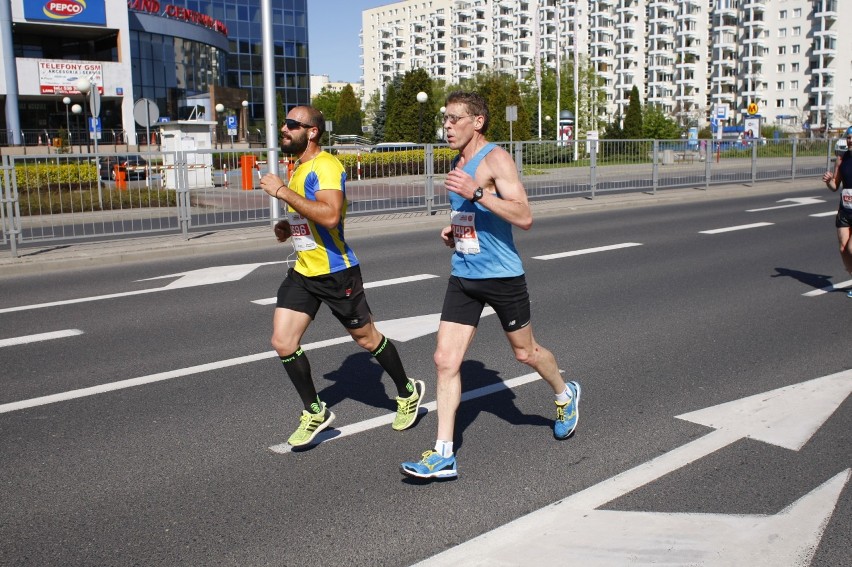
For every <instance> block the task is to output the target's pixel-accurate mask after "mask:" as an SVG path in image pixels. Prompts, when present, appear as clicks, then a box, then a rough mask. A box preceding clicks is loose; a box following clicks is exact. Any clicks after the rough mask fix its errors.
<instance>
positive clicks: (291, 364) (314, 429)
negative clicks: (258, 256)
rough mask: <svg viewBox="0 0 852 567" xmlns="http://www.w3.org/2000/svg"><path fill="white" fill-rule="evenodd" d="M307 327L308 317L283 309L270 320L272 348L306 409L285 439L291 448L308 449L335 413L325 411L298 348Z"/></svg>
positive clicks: (279, 309) (277, 309)
mask: <svg viewBox="0 0 852 567" xmlns="http://www.w3.org/2000/svg"><path fill="white" fill-rule="evenodd" d="M310 323H311V316H310V315H308V314H307V313H301V312H299V311H293V310H291V309H284V308H282V307H278V308H276V309H275V314H274V315H273V317H272V347H273V348H274V349H275V352H277V353H278V356H279V357H280V358H281V364H282V365H283V366H284V370H286V371H287V375H288V376H289V377H290V381H291V382H293V386H294V387H295V388H296V392H298V394H299V397H300V398H301V400H302V404H303V405H304V406H305V409H304V411H302V415H301V417H300V418H299V427H298V428H296V431H294V432H293V434H292V435H290V437H289V438H288V439H287V442H288V443H289V444H290V445H292V446H294V447H299V446H302V445H307V444H308V443H310V442H311V441H313V439H314V437H316V435H317V433H319V432H320V431H322V430H323V429H325V428H326V427H328V426H329V425H330V424H331V422H332V421H334V413H333V412H332V411H331V410H328V409H326V406H325V403H323V402H321V401H320V399H319V396H317V391H316V387H315V386H314V380H313V378H312V377H311V365H310V363H309V362H308V357H307V355H306V354H305V353H304V351H303V350H302V348H301V346H300V344H301V340H302V336H303V335H304V334H305V330H306V329H307V328H308V325H310Z"/></svg>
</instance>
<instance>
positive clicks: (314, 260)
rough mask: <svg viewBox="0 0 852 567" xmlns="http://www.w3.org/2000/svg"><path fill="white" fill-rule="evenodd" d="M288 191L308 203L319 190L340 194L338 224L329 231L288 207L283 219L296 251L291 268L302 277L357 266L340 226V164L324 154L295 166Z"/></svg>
mask: <svg viewBox="0 0 852 567" xmlns="http://www.w3.org/2000/svg"><path fill="white" fill-rule="evenodd" d="M289 187H290V189H292V190H293V191H295V192H296V193H298V194H299V195H301V196H302V197H304V198H306V199H309V200H311V201H316V195H317V192H319V191H343V210H342V211H341V212H340V221H339V222H338V223H337V226H335V227H334V228H332V229H328V228H325V227H323V226H320V225H318V224H316V223H314V222H313V221H312V220H310V219H308V218H306V217H303V216H301V215H299V214H298V213H297V212H296V211H295V210H293V209H292V207H288V211H287V213H288V214H287V216H288V218H289V220H290V229H291V231H292V233H293V244H294V245H295V247H296V251H297V252H298V260H297V261H296V266H295V267H294V269H295V270H296V271H297V272H299V273H300V274H302V275H303V276H306V277H314V276H323V275H326V274H331V273H334V272H339V271H341V270H345V269H347V268H351V267H352V266H357V265H358V258H356V257H355V253H354V252H353V251H352V249H351V248H349V245H348V244H346V241H345V240H344V236H343V223H344V220H345V219H346V209H347V206H348V203H347V201H346V171H345V170H344V169H343V165H342V164H341V163H340V161H339V160H338V159H337V158H336V157H334V156H333V155H331V154H329V153H328V152H320V153H319V155H317V156H316V157H315V158H314V159H312V160H310V161H308V162H305V163H302V164H299V167H297V168H296V170H295V171H293V175H292V177H291V178H290V183H289Z"/></svg>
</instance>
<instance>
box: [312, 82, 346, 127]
mask: <svg viewBox="0 0 852 567" xmlns="http://www.w3.org/2000/svg"><path fill="white" fill-rule="evenodd" d="M339 103H340V92H339V91H334V90H332V89H330V88H328V87H323V89H322V90H321V91H320V93H319V94H318V95H317V96H315V97H314V98H313V99H311V106H313V107H314V108H316V109H317V110H319V111H320V112H322V115H323V117H324V118H325V119H326V121H328V120H331V121H332V122H337V105H338V104H339Z"/></svg>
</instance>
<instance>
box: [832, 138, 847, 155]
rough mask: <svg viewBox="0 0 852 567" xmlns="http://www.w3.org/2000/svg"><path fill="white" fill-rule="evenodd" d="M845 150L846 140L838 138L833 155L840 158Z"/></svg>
mask: <svg viewBox="0 0 852 567" xmlns="http://www.w3.org/2000/svg"><path fill="white" fill-rule="evenodd" d="M846 150H847V147H846V138H840V139H839V140H837V142H835V144H834V155H836V156H842V155H843V154H844V153H846Z"/></svg>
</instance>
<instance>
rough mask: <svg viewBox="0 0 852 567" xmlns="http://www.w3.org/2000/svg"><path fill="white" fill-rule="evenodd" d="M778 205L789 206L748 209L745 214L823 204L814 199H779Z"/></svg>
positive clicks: (820, 200)
mask: <svg viewBox="0 0 852 567" xmlns="http://www.w3.org/2000/svg"><path fill="white" fill-rule="evenodd" d="M778 202H779V203H790V204H789V205H776V206H774V207H764V208H762V209H748V210H746V212H747V213H759V212H761V211H774V210H775V209H787V208H789V207H801V206H802V205H820V204H822V203H825V201H823V200H822V199H817V198H816V197H794V198H792V199H781V200H780V201H778Z"/></svg>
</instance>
